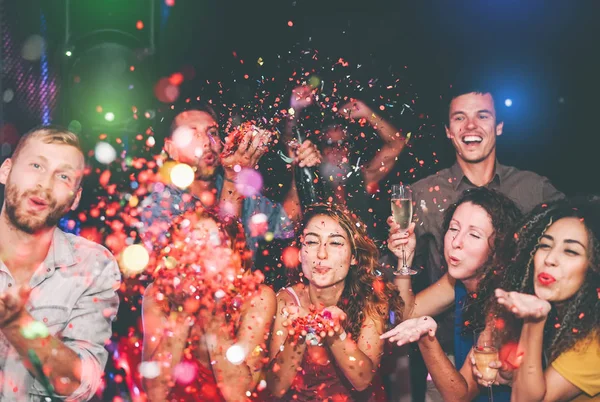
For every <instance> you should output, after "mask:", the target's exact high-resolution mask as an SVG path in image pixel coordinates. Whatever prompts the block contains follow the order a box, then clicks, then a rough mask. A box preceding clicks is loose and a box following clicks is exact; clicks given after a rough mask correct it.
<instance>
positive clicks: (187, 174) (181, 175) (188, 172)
mask: <svg viewBox="0 0 600 402" xmlns="http://www.w3.org/2000/svg"><path fill="white" fill-rule="evenodd" d="M170 177H171V182H172V183H173V184H174V185H176V186H177V187H179V188H181V189H184V188H188V187H189V186H190V185H191V184H192V183H193V182H194V170H193V169H192V168H191V167H190V165H186V164H185V163H178V164H176V165H175V166H173V168H172V169H171V173H170Z"/></svg>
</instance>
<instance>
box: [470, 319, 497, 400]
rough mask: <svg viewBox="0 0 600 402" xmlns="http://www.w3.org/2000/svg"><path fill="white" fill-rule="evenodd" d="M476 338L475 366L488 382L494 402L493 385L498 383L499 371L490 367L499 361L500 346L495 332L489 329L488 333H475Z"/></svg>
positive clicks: (490, 397)
mask: <svg viewBox="0 0 600 402" xmlns="http://www.w3.org/2000/svg"><path fill="white" fill-rule="evenodd" d="M473 336H474V341H475V342H474V347H473V356H474V357H475V366H477V370H479V372H480V373H481V375H482V376H483V377H482V379H483V380H484V381H487V382H488V384H489V385H488V386H487V388H488V394H489V400H490V402H494V393H493V390H492V384H493V383H494V381H496V376H497V375H498V369H497V368H492V367H490V363H491V362H494V361H497V360H498V358H499V357H498V345H497V342H496V339H495V337H494V334H493V331H490V330H489V329H488V330H487V331H486V330H484V331H482V332H478V331H475V332H474V333H473Z"/></svg>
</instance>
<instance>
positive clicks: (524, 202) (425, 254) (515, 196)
mask: <svg viewBox="0 0 600 402" xmlns="http://www.w3.org/2000/svg"><path fill="white" fill-rule="evenodd" d="M445 129H446V136H447V137H448V139H450V141H452V145H453V146H454V150H455V154H456V162H455V163H454V165H453V166H452V167H450V168H448V169H443V170H440V171H439V172H437V173H436V174H434V175H431V176H429V177H426V178H424V179H422V180H419V181H418V182H416V183H414V184H413V185H412V186H411V188H412V190H413V199H414V200H415V202H416V215H417V220H416V228H415V233H416V235H417V245H418V246H417V247H418V248H419V249H418V250H417V251H416V256H415V258H416V259H417V260H418V261H415V263H416V264H414V265H415V266H420V267H422V268H423V269H424V270H425V272H426V273H427V275H428V277H429V279H430V280H431V281H432V282H434V281H436V280H437V279H439V278H440V277H441V276H442V275H443V273H444V268H443V263H442V261H443V255H442V254H441V253H440V250H442V233H441V229H442V218H443V215H444V211H445V210H446V208H447V207H448V206H449V205H451V204H452V203H454V202H455V201H456V199H457V198H458V197H459V196H460V194H462V193H463V191H465V190H467V189H469V188H474V187H482V186H485V187H488V188H490V189H494V190H497V191H499V192H501V193H503V194H505V195H506V196H508V197H509V198H511V199H512V200H513V201H514V202H515V203H516V204H517V205H518V206H519V208H520V209H521V211H522V212H524V213H527V212H529V211H530V210H531V209H533V207H534V206H536V205H538V204H541V203H542V202H545V201H552V200H554V199H557V198H560V197H562V196H563V194H562V193H561V192H559V191H558V190H557V189H556V188H555V187H554V186H553V185H552V184H551V183H550V181H549V180H548V179H547V178H546V177H542V176H540V175H538V174H536V173H533V172H529V171H524V170H519V169H517V168H514V167H511V166H504V165H501V164H500V163H499V162H498V160H497V159H496V137H498V136H500V135H501V134H502V131H503V129H504V122H503V121H497V118H496V108H495V104H494V98H493V97H492V94H491V92H489V91H486V90H479V89H470V88H469V89H462V90H461V89H455V91H454V95H453V96H452V98H451V101H450V105H449V111H448V122H447V124H446V127H445ZM419 258H420V259H419Z"/></svg>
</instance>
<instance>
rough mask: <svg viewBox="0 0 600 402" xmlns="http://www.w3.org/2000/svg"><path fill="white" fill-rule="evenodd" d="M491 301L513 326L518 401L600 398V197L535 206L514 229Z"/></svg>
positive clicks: (507, 325)
mask: <svg viewBox="0 0 600 402" xmlns="http://www.w3.org/2000/svg"><path fill="white" fill-rule="evenodd" d="M516 238H517V241H516V244H515V250H516V254H515V256H514V259H513V260H512V262H511V264H510V265H509V266H508V267H507V269H506V276H505V277H504V279H503V280H502V289H498V290H496V298H497V301H498V303H499V304H500V305H502V306H503V307H504V309H502V310H499V311H498V315H499V319H503V320H504V321H505V326H506V328H511V329H517V330H519V329H520V337H519V348H518V354H517V356H518V357H519V359H522V360H521V361H520V368H518V369H517V371H516V373H515V375H514V382H513V395H514V396H515V397H516V398H517V399H518V400H519V401H541V400H544V401H559V400H560V401H566V400H572V399H574V398H575V399H577V400H591V399H593V400H596V398H597V397H598V396H599V395H600V333H599V330H600V198H595V199H591V200H581V199H578V200H575V201H563V202H558V203H556V204H552V205H549V206H541V207H539V208H537V209H536V210H534V211H533V212H532V213H531V214H530V215H528V217H527V219H526V221H525V223H524V225H522V226H521V229H520V230H519V231H518V232H517V235H516Z"/></svg>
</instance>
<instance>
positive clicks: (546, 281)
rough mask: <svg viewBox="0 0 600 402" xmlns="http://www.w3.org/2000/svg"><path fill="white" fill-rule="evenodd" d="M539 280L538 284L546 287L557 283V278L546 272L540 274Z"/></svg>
mask: <svg viewBox="0 0 600 402" xmlns="http://www.w3.org/2000/svg"><path fill="white" fill-rule="evenodd" d="M537 279H538V282H539V283H541V284H542V285H544V286H548V285H552V284H553V283H554V282H556V278H555V277H553V276H552V275H550V274H548V273H546V272H542V273H541V274H539V275H538V277H537Z"/></svg>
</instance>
